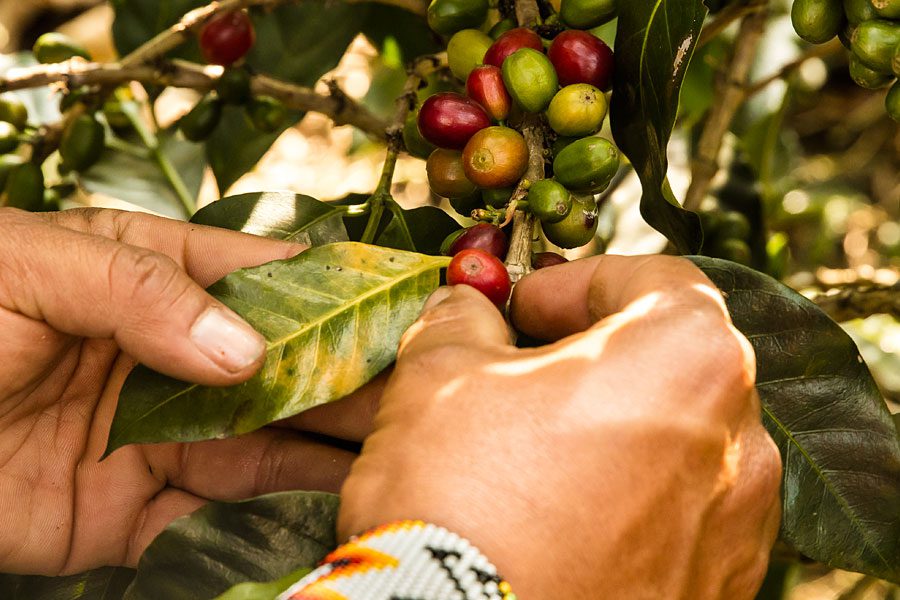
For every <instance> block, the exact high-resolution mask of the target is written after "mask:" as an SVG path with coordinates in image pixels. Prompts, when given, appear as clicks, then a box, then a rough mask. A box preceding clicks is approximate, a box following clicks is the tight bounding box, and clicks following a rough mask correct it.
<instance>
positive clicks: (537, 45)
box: [484, 27, 544, 67]
mask: <svg viewBox="0 0 900 600" xmlns="http://www.w3.org/2000/svg"><path fill="white" fill-rule="evenodd" d="M522 48H531V49H532V50H537V51H538V52H543V51H544V42H542V41H541V36H539V35H538V34H536V33H535V32H533V31H532V30H530V29H528V28H527V27H517V28H515V29H511V30H509V31H507V32H506V33H504V34H503V35H501V36H500V37H499V38H497V41H496V42H494V44H493V45H492V46H491V47H490V48H489V49H488V51H487V54H485V55H484V64H486V65H493V66H495V67H502V66H503V63H504V62H505V61H506V59H507V58H509V57H510V56H512V55H513V54H514V53H516V52H518V51H519V50H521V49H522Z"/></svg>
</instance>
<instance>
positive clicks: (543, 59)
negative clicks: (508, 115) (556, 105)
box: [502, 48, 559, 113]
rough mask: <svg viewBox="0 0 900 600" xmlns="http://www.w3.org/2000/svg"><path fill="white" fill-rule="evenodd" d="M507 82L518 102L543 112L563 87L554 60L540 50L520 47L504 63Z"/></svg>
mask: <svg viewBox="0 0 900 600" xmlns="http://www.w3.org/2000/svg"><path fill="white" fill-rule="evenodd" d="M502 70H503V83H505V84H506V89H507V91H508V92H509V95H510V96H512V98H513V100H515V101H516V104H518V105H519V106H521V107H522V108H523V109H525V110H526V111H528V112H533V113H537V112H541V111H543V110H544V109H546V108H547V107H548V106H549V105H550V101H551V100H553V96H555V95H556V92H557V90H558V89H559V80H558V79H557V77H556V70H555V69H554V68H553V64H552V63H551V62H550V59H549V58H547V56H546V55H545V54H543V53H541V52H538V51H537V50H532V49H531V48H523V49H522V50H517V51H516V52H515V53H514V54H513V55H512V56H510V57H509V58H507V59H506V60H505V61H504V62H503V69H502Z"/></svg>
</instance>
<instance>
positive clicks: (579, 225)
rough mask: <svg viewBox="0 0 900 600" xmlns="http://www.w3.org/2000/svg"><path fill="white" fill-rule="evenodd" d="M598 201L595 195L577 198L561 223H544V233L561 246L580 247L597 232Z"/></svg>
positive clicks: (588, 241) (542, 225)
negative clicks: (595, 199) (595, 200)
mask: <svg viewBox="0 0 900 600" xmlns="http://www.w3.org/2000/svg"><path fill="white" fill-rule="evenodd" d="M598 214H599V212H598V210H597V203H596V202H594V199H593V197H591V196H587V197H584V198H576V199H575V202H574V204H573V205H572V211H571V212H570V213H569V214H568V215H567V216H566V218H565V219H563V220H562V221H560V222H559V223H542V224H541V227H542V229H543V230H544V235H545V236H546V237H547V239H548V240H550V241H551V242H553V243H554V244H556V245H557V246H559V247H560V248H580V247H581V246H584V245H586V244H588V243H590V241H591V240H593V239H594V234H595V233H597V226H598V225H599V220H598V218H597V217H598Z"/></svg>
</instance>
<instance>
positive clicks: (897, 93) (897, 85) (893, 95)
mask: <svg viewBox="0 0 900 600" xmlns="http://www.w3.org/2000/svg"><path fill="white" fill-rule="evenodd" d="M884 108H885V110H887V114H888V116H890V117H891V118H892V119H893V120H895V121H897V122H898V123H900V81H896V82H894V85H892V86H891V89H890V91H889V92H888V94H887V97H886V98H885V99H884Z"/></svg>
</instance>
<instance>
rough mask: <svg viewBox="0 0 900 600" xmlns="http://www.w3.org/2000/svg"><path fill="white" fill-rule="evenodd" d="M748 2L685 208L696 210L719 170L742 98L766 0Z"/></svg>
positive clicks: (762, 28) (764, 16)
mask: <svg viewBox="0 0 900 600" xmlns="http://www.w3.org/2000/svg"><path fill="white" fill-rule="evenodd" d="M751 6H753V8H754V10H753V12H751V13H750V14H748V15H747V16H746V17H744V20H743V21H742V22H741V30H740V33H739V34H738V37H737V40H736V41H735V46H734V55H733V56H732V58H731V62H730V64H729V65H728V66H727V67H725V71H724V72H723V74H722V75H721V76H720V79H719V81H718V83H717V84H716V90H715V95H716V102H715V103H714V104H713V108H712V109H711V110H710V113H709V116H708V117H707V120H706V125H705V126H704V128H703V133H702V134H701V136H700V142H699V143H698V145H697V156H696V157H695V158H694V160H693V166H692V169H691V170H692V177H691V185H690V188H688V192H687V196H686V198H685V202H684V207H685V208H686V209H688V210H697V209H698V208H699V207H700V203H701V202H703V199H704V198H705V197H706V194H707V192H708V191H709V187H710V184H711V182H712V179H713V177H715V175H716V172H717V171H718V170H719V150H720V149H721V147H722V140H723V139H724V138H725V134H726V133H727V132H728V128H729V126H730V125H731V122H732V120H733V119H734V116H735V115H736V114H737V111H738V110H739V109H740V107H741V105H742V104H743V102H744V98H745V92H744V90H745V88H746V87H747V81H748V79H749V77H750V68H751V67H752V66H753V62H754V60H755V59H756V50H757V47H758V46H759V43H760V41H761V39H762V35H763V33H764V31H765V26H766V20H767V18H768V0H756V1H755V2H753V3H751Z"/></svg>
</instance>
